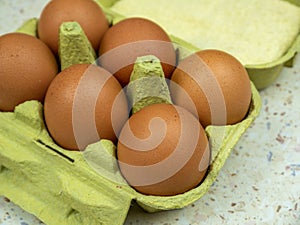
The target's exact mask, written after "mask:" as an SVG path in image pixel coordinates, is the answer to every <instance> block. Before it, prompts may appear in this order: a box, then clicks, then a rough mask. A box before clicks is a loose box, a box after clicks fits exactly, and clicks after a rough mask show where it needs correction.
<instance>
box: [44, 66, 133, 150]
mask: <svg viewBox="0 0 300 225" xmlns="http://www.w3.org/2000/svg"><path fill="white" fill-rule="evenodd" d="M44 115H45V121H46V125H47V127H48V130H49V132H50V134H51V136H52V137H53V139H54V140H55V141H56V142H57V143H58V144H59V145H60V146H62V147H64V148H66V149H71V150H78V149H79V150H83V149H84V148H85V147H86V146H87V145H88V144H91V143H94V142H96V141H98V140H99V139H100V138H101V139H109V140H111V141H113V142H116V137H117V135H118V133H119V131H120V130H121V128H122V126H123V124H124V123H125V121H126V120H127V118H128V105H127V99H126V96H125V94H124V92H123V90H122V88H121V85H120V84H119V82H118V81H117V80H116V78H115V77H114V76H113V75H111V74H110V73H109V72H108V71H106V70H104V69H103V68H100V67H98V66H95V65H89V64H77V65H73V66H70V67H69V68H67V69H65V70H63V71H62V72H60V73H59V74H58V75H57V76H56V78H55V79H54V80H53V81H52V83H51V84H50V86H49V88H48V91H47V94H46V98H45V106H44Z"/></svg>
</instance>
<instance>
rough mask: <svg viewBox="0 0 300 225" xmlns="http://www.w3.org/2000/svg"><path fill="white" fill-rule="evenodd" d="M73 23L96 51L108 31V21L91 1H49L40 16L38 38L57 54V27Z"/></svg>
mask: <svg viewBox="0 0 300 225" xmlns="http://www.w3.org/2000/svg"><path fill="white" fill-rule="evenodd" d="M73 21H76V22H78V23H79V24H80V26H81V27H82V29H83V30H84V32H85V34H86V36H87V37H88V39H89V41H90V42H91V44H92V46H93V48H94V49H98V48H99V43H100V41H101V38H102V36H103V34H104V32H105V31H106V30H107V29H108V21H107V19H106V17H105V14H104V12H103V11H102V9H101V8H100V7H99V6H98V4H97V3H96V2H94V1H93V0H52V1H50V2H49V3H48V4H47V5H46V7H45V8H44V9H43V11H42V13H41V15H40V19H39V23H38V36H39V38H40V39H41V40H42V41H44V42H45V43H46V44H47V45H48V46H49V47H50V48H51V49H52V51H53V52H54V53H55V54H57V53H58V40H59V27H60V25H61V24H62V23H63V22H73Z"/></svg>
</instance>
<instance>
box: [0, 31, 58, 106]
mask: <svg viewBox="0 0 300 225" xmlns="http://www.w3.org/2000/svg"><path fill="white" fill-rule="evenodd" d="M0 68H1V69H0V110H2V111H13V110H14V108H15V106H17V105H18V104H20V103H23V102H25V101H28V100H38V101H41V102H42V101H43V100H44V97H45V93H46V90H47V88H48V86H49V84H50V82H51V81H52V79H53V78H54V77H55V75H56V74H57V72H58V66H57V62H56V60H55V57H54V55H53V54H52V52H51V50H50V49H49V48H48V47H47V45H45V44H44V43H43V42H42V41H41V40H39V39H37V38H35V37H33V36H30V35H28V34H22V33H8V34H4V35H3V36H1V37H0Z"/></svg>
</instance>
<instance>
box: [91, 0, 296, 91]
mask: <svg viewBox="0 0 300 225" xmlns="http://www.w3.org/2000/svg"><path fill="white" fill-rule="evenodd" d="M119 1H122V0H96V2H98V3H99V5H101V6H102V7H104V8H105V9H106V12H107V13H108V14H110V15H117V17H115V21H118V20H120V19H122V18H124V16H123V15H120V14H117V13H116V12H114V11H112V9H111V8H112V7H113V5H114V4H115V3H117V2H119ZM285 1H287V2H290V3H292V4H294V5H295V6H297V7H300V1H299V0H285ZM210 3H211V4H212V5H213V4H215V2H209V1H208V2H207V4H208V5H209V4H210ZM231 3H232V2H231ZM172 4H173V3H172ZM187 4H188V3H187ZM229 4H230V3H229ZM243 4H244V5H245V7H247V5H248V4H249V2H248V1H244V2H243ZM152 5H153V6H155V5H154V3H153V4H152ZM157 7H159V5H157ZM195 10H199V14H200V13H201V9H195ZM202 10H203V9H202ZM231 13H236V14H237V15H238V14H239V12H235V11H234V10H233V11H232V12H231ZM138 14H139V15H143V12H140V11H139V12H138ZM166 16H167V15H166ZM218 16H220V15H218ZM224 16H226V15H224ZM146 17H147V18H149V17H150V16H149V15H147V16H146ZM221 17H222V15H221ZM150 19H151V18H150ZM237 19H238V18H237ZM269 19H272V18H269ZM178 20H180V16H178ZM211 20H212V21H213V17H212V19H211ZM222 21H225V20H222ZM173 22H174V21H172V20H170V23H173ZM175 23H176V22H175ZM224 23H225V22H224ZM199 26H201V25H199ZM224 26H225V27H226V24H224ZM230 26H231V24H229V25H228V27H230ZM276 26H277V25H276ZM183 32H184V31H183ZM185 32H189V31H188V30H186V31H185ZM204 35H205V34H204ZM216 35H218V34H216ZM198 38H199V39H201V37H198ZM224 38H225V37H224ZM236 38H239V37H238V35H237V37H236ZM171 39H172V41H173V42H174V43H178V44H180V45H182V44H183V43H185V44H184V46H185V47H187V48H189V50H191V51H198V50H200V48H198V47H196V46H194V45H192V44H190V43H187V42H185V41H184V40H182V39H180V38H178V37H176V36H172V35H171ZM231 41H232V42H233V43H234V42H235V40H231ZM275 43H276V42H275ZM274 45H276V44H274ZM212 47H213V46H212ZM274 47H277V46H274ZM299 51H300V27H299V33H298V35H297V36H296V37H295V38H294V39H293V41H292V42H291V43H290V45H289V46H288V48H287V49H286V51H285V52H284V53H283V54H282V55H281V56H280V57H279V58H277V59H276V60H273V61H270V62H267V63H258V64H245V65H244V66H245V68H246V69H247V71H248V74H249V77H250V79H251V80H252V82H253V83H254V84H255V86H256V88H257V89H258V90H261V89H264V88H266V87H268V86H270V85H271V84H272V83H273V82H274V81H275V80H276V79H277V77H278V76H279V75H280V73H281V71H282V69H283V67H284V66H287V67H291V66H292V65H293V59H294V57H295V55H296V54H297V53H298V52H299Z"/></svg>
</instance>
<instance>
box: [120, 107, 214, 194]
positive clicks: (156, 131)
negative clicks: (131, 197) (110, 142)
mask: <svg viewBox="0 0 300 225" xmlns="http://www.w3.org/2000/svg"><path fill="white" fill-rule="evenodd" d="M117 157H118V162H119V166H120V170H121V172H122V174H123V176H124V177H125V179H126V180H127V182H128V183H129V184H130V185H131V186H132V187H134V188H135V189H136V190H137V191H139V192H140V193H143V194H147V195H161V196H169V195H176V194H180V193H183V192H185V191H188V190H190V189H192V188H194V187H196V186H197V185H198V184H199V183H200V182H201V180H202V179H203V177H204V176H205V174H206V170H207V168H208V165H209V158H210V150H209V145H208V140H207V136H206V134H205V131H204V130H203V128H202V126H201V124H200V123H199V121H198V120H197V119H196V118H195V117H194V116H193V115H192V114H191V113H189V112H188V111H187V110H185V109H183V108H182V107H179V106H174V105H171V104H163V103H162V104H153V105H150V106H147V107H145V108H143V109H142V110H140V111H138V112H137V113H135V114H133V116H131V117H130V118H129V120H128V121H127V122H126V124H125V125H124V127H123V128H122V131H121V133H120V137H119V142H118V147H117Z"/></svg>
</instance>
